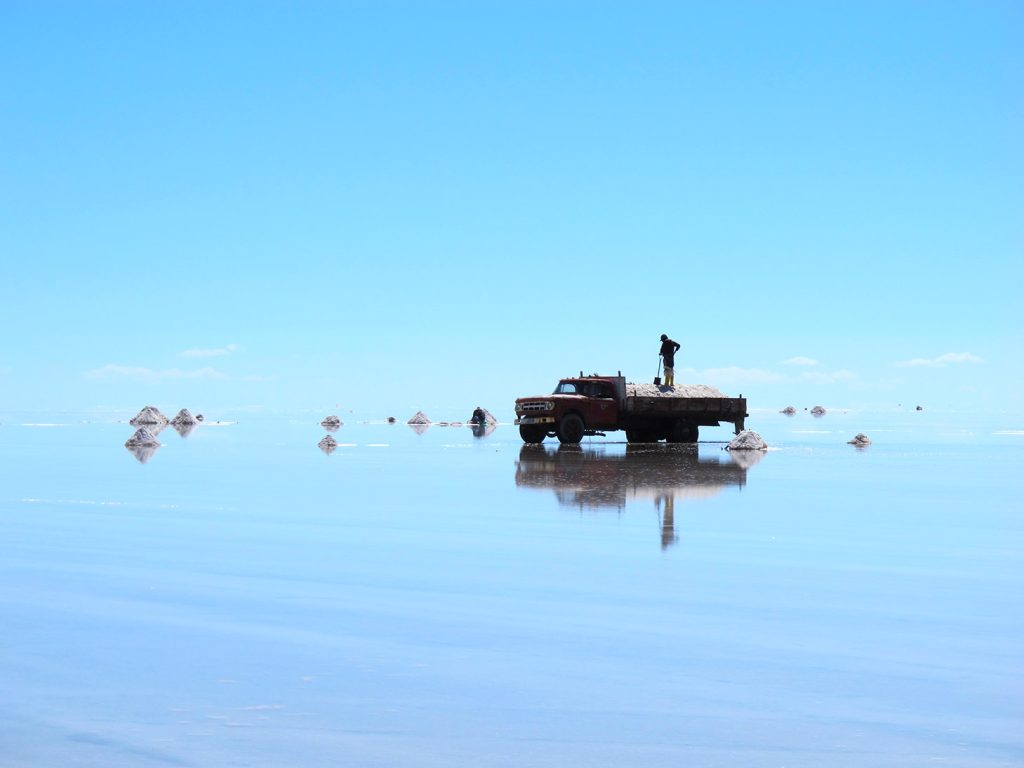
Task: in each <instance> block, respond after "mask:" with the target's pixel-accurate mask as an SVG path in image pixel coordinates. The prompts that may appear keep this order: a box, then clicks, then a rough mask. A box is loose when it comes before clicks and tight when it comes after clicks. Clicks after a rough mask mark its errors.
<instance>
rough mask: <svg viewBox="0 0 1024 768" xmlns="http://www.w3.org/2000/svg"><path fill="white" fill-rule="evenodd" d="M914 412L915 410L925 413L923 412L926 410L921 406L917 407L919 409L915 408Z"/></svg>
mask: <svg viewBox="0 0 1024 768" xmlns="http://www.w3.org/2000/svg"><path fill="white" fill-rule="evenodd" d="M914 410H915V411H923V410H924V408H922V407H921V406H920V405H919V406H917V408H915V409H914Z"/></svg>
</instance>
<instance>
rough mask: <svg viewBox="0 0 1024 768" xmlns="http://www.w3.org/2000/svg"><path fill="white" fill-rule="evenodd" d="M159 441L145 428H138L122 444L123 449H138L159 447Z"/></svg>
mask: <svg viewBox="0 0 1024 768" xmlns="http://www.w3.org/2000/svg"><path fill="white" fill-rule="evenodd" d="M159 445H160V441H159V440H157V439H156V435H154V434H153V433H152V432H150V431H149V430H148V429H146V428H145V427H139V428H138V429H137V430H136V431H135V434H134V435H132V436H131V437H129V438H128V439H127V440H126V441H125V444H124V447H125V448H140V447H143V446H150V447H152V446H159Z"/></svg>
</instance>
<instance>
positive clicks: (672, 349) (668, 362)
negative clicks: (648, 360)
mask: <svg viewBox="0 0 1024 768" xmlns="http://www.w3.org/2000/svg"><path fill="white" fill-rule="evenodd" d="M678 351H679V344H677V343H676V342H674V341H672V339H670V338H669V337H668V336H666V335H665V334H664V333H663V334H661V351H660V352H659V353H658V354H659V355H661V356H662V358H663V359H664V361H665V386H666V387H674V386H675V385H676V352H678Z"/></svg>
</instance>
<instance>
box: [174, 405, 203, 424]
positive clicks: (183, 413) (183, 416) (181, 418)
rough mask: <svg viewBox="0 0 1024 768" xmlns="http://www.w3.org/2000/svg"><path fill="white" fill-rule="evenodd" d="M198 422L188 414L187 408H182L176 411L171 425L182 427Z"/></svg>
mask: <svg viewBox="0 0 1024 768" xmlns="http://www.w3.org/2000/svg"><path fill="white" fill-rule="evenodd" d="M198 423H199V421H198V419H196V418H195V417H193V416H192V414H191V413H189V412H188V408H182V409H181V410H180V411H178V413H177V415H176V416H175V417H174V418H173V419H171V424H172V425H173V426H175V427H182V426H185V425H187V424H198Z"/></svg>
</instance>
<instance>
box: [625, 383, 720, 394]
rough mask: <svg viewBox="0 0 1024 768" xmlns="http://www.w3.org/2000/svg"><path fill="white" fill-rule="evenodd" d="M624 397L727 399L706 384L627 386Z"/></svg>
mask: <svg viewBox="0 0 1024 768" xmlns="http://www.w3.org/2000/svg"><path fill="white" fill-rule="evenodd" d="M626 397H728V395H725V394H723V393H722V392H721V391H719V390H717V389H715V388H714V387H710V386H708V385H707V384H676V385H675V386H674V387H667V386H664V385H662V386H658V385H655V384H627V385H626Z"/></svg>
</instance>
